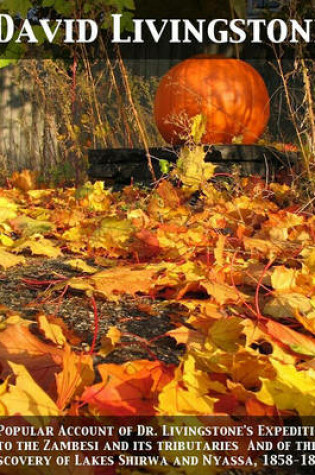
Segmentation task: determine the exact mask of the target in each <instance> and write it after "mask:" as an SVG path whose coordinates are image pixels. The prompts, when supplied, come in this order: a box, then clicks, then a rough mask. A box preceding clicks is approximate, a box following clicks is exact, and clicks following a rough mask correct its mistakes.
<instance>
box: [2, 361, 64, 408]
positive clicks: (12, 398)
mask: <svg viewBox="0 0 315 475" xmlns="http://www.w3.org/2000/svg"><path fill="white" fill-rule="evenodd" d="M8 363H9V365H10V366H11V368H12V371H13V373H14V375H15V377H16V383H15V386H13V385H10V386H9V391H8V392H7V393H5V394H4V395H2V397H1V400H2V403H3V404H4V405H5V406H6V408H7V411H8V415H9V416H14V415H22V416H59V415H61V414H60V411H59V409H58V407H57V406H56V404H55V403H54V401H53V400H52V399H51V398H50V397H49V396H48V395H47V394H46V393H45V392H44V391H43V390H42V388H41V387H40V386H38V384H37V383H35V381H34V379H33V378H32V377H31V375H30V374H29V372H28V371H27V370H26V369H25V367H24V366H23V365H19V364H15V363H12V362H8Z"/></svg>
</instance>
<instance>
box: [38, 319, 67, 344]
mask: <svg viewBox="0 0 315 475" xmlns="http://www.w3.org/2000/svg"><path fill="white" fill-rule="evenodd" d="M37 320H38V326H39V329H40V331H41V332H42V333H43V334H44V336H45V338H46V339H47V340H50V341H52V342H53V343H55V345H57V346H64V344H65V343H66V341H67V340H66V337H65V336H64V334H63V331H62V329H61V327H60V326H59V325H57V324H55V323H51V322H49V320H48V319H47V317H46V315H39V316H38V317H37Z"/></svg>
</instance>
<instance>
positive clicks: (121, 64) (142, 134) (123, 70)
mask: <svg viewBox="0 0 315 475" xmlns="http://www.w3.org/2000/svg"><path fill="white" fill-rule="evenodd" d="M117 55H118V60H119V67H120V70H121V74H122V78H123V80H124V85H125V89H126V93H127V97H128V100H129V102H130V105H131V108H132V112H133V115H134V118H135V120H136V123H137V126H138V129H139V133H140V137H141V140H142V142H143V145H144V149H145V152H146V157H147V163H148V168H149V170H150V173H151V175H152V179H153V181H156V176H155V172H154V168H153V164H152V160H151V156H150V150H149V145H148V141H147V137H146V134H145V131H144V128H143V125H142V123H141V120H140V117H139V114H138V111H137V108H136V105H135V103H134V100H133V97H132V92H131V88H130V84H129V79H128V74H127V70H126V67H125V64H124V62H123V59H122V57H121V54H120V50H119V48H117Z"/></svg>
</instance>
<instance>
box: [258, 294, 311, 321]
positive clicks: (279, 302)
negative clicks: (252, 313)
mask: <svg viewBox="0 0 315 475" xmlns="http://www.w3.org/2000/svg"><path fill="white" fill-rule="evenodd" d="M312 309H313V306H312V303H311V300H310V299H309V298H307V297H305V296H304V295H303V294H298V293H297V292H288V291H285V292H280V293H278V294H276V295H275V297H274V298H272V299H271V300H269V301H268V302H267V303H266V305H265V307H264V314H265V315H270V316H271V317H273V318H276V319H278V318H295V317H296V312H297V310H299V311H300V312H302V313H303V314H304V313H305V314H306V313H309V312H310V311H311V310H312Z"/></svg>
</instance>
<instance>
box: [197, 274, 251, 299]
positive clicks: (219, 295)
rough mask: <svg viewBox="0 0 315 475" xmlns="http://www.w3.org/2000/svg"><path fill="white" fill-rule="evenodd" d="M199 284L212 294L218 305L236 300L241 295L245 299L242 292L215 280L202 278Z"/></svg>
mask: <svg viewBox="0 0 315 475" xmlns="http://www.w3.org/2000/svg"><path fill="white" fill-rule="evenodd" d="M200 285H201V286H202V287H204V288H205V290H206V291H207V293H208V295H210V296H212V297H213V298H214V299H215V301H216V302H218V304H220V305H225V304H226V303H228V302H238V301H239V300H240V298H241V297H242V298H243V299H244V300H246V299H247V297H246V296H245V295H244V294H243V293H242V292H239V291H238V290H237V289H235V288H234V287H232V286H230V285H228V284H220V283H217V282H210V281H204V280H203V281H201V282H200Z"/></svg>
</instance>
